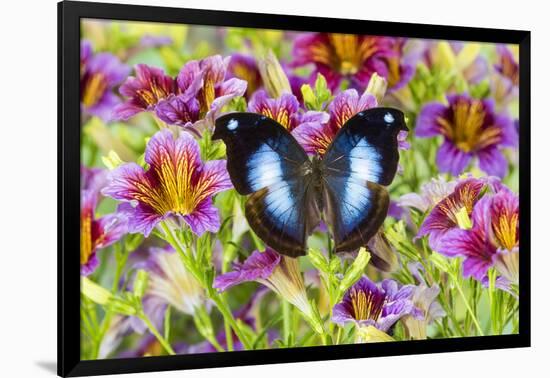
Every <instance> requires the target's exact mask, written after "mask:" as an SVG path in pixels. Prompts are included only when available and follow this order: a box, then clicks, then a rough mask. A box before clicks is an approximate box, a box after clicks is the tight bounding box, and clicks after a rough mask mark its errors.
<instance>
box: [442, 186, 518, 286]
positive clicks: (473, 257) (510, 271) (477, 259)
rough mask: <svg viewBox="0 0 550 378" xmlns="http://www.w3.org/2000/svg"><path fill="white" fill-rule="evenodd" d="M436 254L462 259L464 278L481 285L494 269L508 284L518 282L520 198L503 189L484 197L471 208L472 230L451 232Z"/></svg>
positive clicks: (443, 240)
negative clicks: (478, 282)
mask: <svg viewBox="0 0 550 378" xmlns="http://www.w3.org/2000/svg"><path fill="white" fill-rule="evenodd" d="M439 252H440V253H442V254H444V255H446V256H449V257H457V256H463V257H464V263H463V272H464V276H466V277H469V276H473V277H474V278H475V279H477V280H479V281H481V282H483V281H484V280H485V277H486V274H487V270H488V269H489V268H490V267H492V266H495V268H496V269H497V270H498V271H499V273H500V274H502V276H503V277H504V278H505V279H506V281H508V282H512V283H517V282H518V279H519V198H518V197H517V195H516V194H514V193H513V192H511V191H510V190H509V189H508V188H505V187H503V188H502V189H501V190H499V191H498V192H497V193H495V194H494V195H492V194H486V195H485V196H484V197H483V198H481V199H480V200H479V201H478V202H477V204H476V205H475V207H474V210H473V213H472V227H471V228H470V229H467V230H463V229H454V230H452V231H450V232H449V233H448V234H447V235H446V236H445V237H444V238H442V240H441V245H440V249H439Z"/></svg>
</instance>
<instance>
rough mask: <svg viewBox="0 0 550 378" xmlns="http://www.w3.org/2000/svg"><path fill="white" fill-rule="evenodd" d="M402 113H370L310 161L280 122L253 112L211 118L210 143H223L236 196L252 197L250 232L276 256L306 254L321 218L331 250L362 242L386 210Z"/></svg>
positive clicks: (361, 115) (343, 249) (359, 115)
mask: <svg viewBox="0 0 550 378" xmlns="http://www.w3.org/2000/svg"><path fill="white" fill-rule="evenodd" d="M401 130H408V129H407V127H406V125H405V117H404V115H403V113H402V112H401V111H399V110H397V109H393V108H372V109H368V110H365V111H362V112H360V113H357V114H356V115H354V116H353V117H352V118H350V119H349V120H348V121H347V122H346V123H345V124H344V125H343V126H342V128H341V129H340V130H339V131H338V133H337V134H336V136H335V137H334V139H333V141H332V143H331V144H330V145H329V147H328V148H327V150H326V153H325V154H324V155H323V156H322V157H320V156H313V157H312V158H310V157H309V156H308V154H307V153H306V152H305V151H304V149H303V148H302V146H300V144H299V143H298V142H297V141H296V139H294V137H293V136H292V135H291V134H290V133H289V132H288V131H287V130H286V129H285V128H284V127H283V126H282V125H280V124H279V123H278V122H277V121H275V120H273V119H271V118H268V117H265V116H263V115H261V114H256V113H229V114H225V115H223V116H221V117H219V118H218V119H217V120H216V128H215V130H214V134H213V135H212V139H213V140H218V139H221V140H223V142H224V143H225V145H226V151H227V170H228V172H229V176H230V178H231V181H232V183H233V186H234V187H235V189H236V190H237V192H238V193H239V194H241V195H249V197H248V199H247V201H246V204H245V216H246V219H247V221H248V223H249V225H250V227H251V229H252V230H253V231H254V232H255V233H256V234H257V235H258V236H259V237H260V238H261V239H262V240H263V241H264V242H265V243H266V244H267V245H268V246H270V247H271V248H273V249H275V250H276V251H277V252H279V253H281V254H284V255H287V256H291V257H298V256H301V255H305V254H306V249H307V238H308V237H309V235H310V234H311V233H312V232H313V230H314V229H315V228H316V227H317V226H318V225H319V223H320V222H321V220H323V221H324V222H325V223H326V224H327V226H328V227H329V230H330V232H331V235H332V237H333V239H334V248H335V251H336V252H350V251H354V250H356V249H357V248H359V247H361V246H364V245H366V244H367V242H368V241H369V239H370V238H371V237H372V236H373V235H374V234H375V233H376V232H377V231H378V229H379V228H380V226H381V225H382V223H383V222H384V219H385V218H386V215H387V213H388V207H389V194H388V191H387V189H386V186H388V185H389V184H391V182H392V181H393V178H394V176H395V174H396V171H397V166H398V162H399V153H398V141H397V135H398V133H399V131H401Z"/></svg>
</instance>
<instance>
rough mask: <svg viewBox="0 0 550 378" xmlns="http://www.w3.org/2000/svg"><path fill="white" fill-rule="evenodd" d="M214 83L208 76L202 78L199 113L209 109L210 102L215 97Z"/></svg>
mask: <svg viewBox="0 0 550 378" xmlns="http://www.w3.org/2000/svg"><path fill="white" fill-rule="evenodd" d="M214 85H215V83H214V81H212V80H208V78H205V79H204V86H203V87H202V90H201V92H200V93H199V98H200V100H199V102H200V107H201V109H200V111H201V114H206V113H207V112H208V111H209V110H210V106H211V105H212V102H214V100H215V98H216V89H215V87H214Z"/></svg>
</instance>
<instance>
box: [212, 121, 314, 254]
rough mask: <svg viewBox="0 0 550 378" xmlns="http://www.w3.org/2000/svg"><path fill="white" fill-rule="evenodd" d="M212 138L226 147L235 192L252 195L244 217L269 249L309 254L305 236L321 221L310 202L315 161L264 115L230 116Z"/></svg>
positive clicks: (219, 124) (218, 126) (217, 124)
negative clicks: (306, 249) (312, 209)
mask: <svg viewBox="0 0 550 378" xmlns="http://www.w3.org/2000/svg"><path fill="white" fill-rule="evenodd" d="M213 139H222V140H223V141H224V143H225V145H226V148H227V169H228V171H229V175H230V177H231V181H232V182H233V185H234V186H235V189H236V190H237V191H238V192H239V193H240V194H242V195H246V194H252V195H251V196H250V197H249V199H248V200H247V202H246V209H245V215H246V218H247V220H248V223H249V225H250V227H251V228H252V229H253V230H254V232H255V233H256V234H257V235H258V236H259V237H260V238H261V239H262V240H263V241H264V242H266V244H267V245H269V246H270V247H272V248H274V249H275V250H277V251H278V252H280V253H283V254H286V255H289V256H298V255H303V254H305V248H306V240H307V234H308V232H309V228H311V227H312V226H310V225H311V224H312V223H315V222H316V221H317V220H318V218H319V216H318V214H316V213H315V212H312V211H310V210H309V209H311V208H316V206H315V205H312V204H311V203H310V201H311V200H312V195H311V194H310V193H311V191H312V189H311V185H310V184H311V162H310V160H309V158H308V156H307V154H306V153H305V151H304V150H303V148H302V147H301V146H300V145H299V144H298V142H296V140H295V139H294V138H293V137H292V135H290V133H289V132H288V131H286V129H285V128H284V127H283V126H281V125H280V124H278V123H277V122H275V121H274V120H272V119H270V118H267V117H265V116H262V115H259V114H254V113H231V114H227V115H224V116H222V117H220V118H218V119H217V120H216V130H215V132H214V135H213Z"/></svg>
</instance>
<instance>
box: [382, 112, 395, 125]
mask: <svg viewBox="0 0 550 378" xmlns="http://www.w3.org/2000/svg"><path fill="white" fill-rule="evenodd" d="M384 121H386V123H393V121H395V118H393V115H392V114H391V113H389V112H388V113H386V114H385V115H384Z"/></svg>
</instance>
